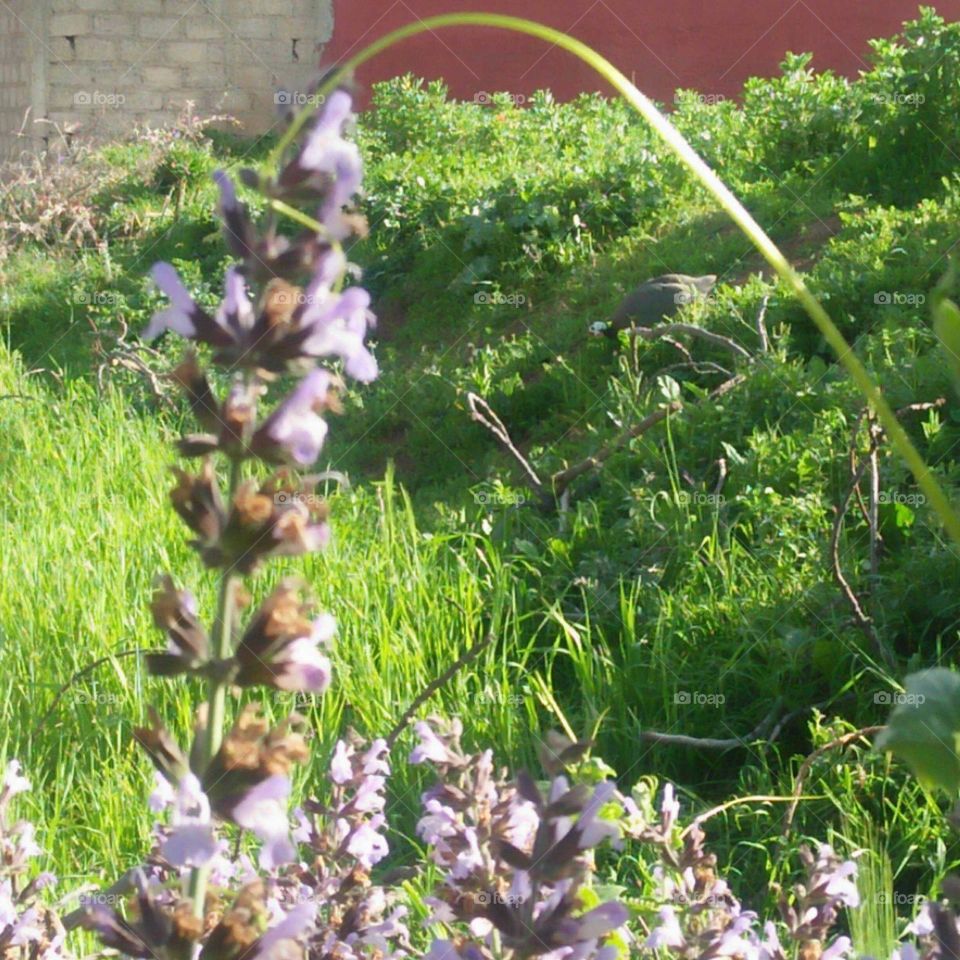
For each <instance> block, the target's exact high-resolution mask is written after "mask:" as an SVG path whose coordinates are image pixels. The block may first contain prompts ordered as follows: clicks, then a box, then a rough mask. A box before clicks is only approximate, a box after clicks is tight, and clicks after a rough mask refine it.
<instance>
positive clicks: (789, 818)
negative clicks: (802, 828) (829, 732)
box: [780, 726, 886, 837]
mask: <svg viewBox="0 0 960 960" xmlns="http://www.w3.org/2000/svg"><path fill="white" fill-rule="evenodd" d="M885 729H886V728H885V727H883V726H879V727H863V728H862V729H861V730H854V731H853V732H852V733H845V734H844V735H843V736H842V737H837V739H836V740H831V741H830V742H829V743H825V744H824V745H823V746H822V747H818V748H817V749H816V750H814V751H813V753H811V754H810V756H809V757H807V759H806V760H804V761H803V763H802V764H801V765H800V769H799V770H798V771H797V779H796V782H795V783H794V785H793V800H792V801H791V803H790V806H789V807H787V812H786V814H785V816H784V818H783V830H782V831H781V833H780V835H781V836H783V837H785V836H786V835H787V834H788V833H789V832H790V827H792V826H793V818H794V817H795V816H796V813H797V807H798V806H799V804H800V797H801V795H802V793H803V784H804V781H805V780H806V778H807V774H809V773H810V770H811V768H812V767H813V764H814V762H815V761H816V759H817V757H822V756H823V755H824V754H825V753H826V752H827V751H828V750H833V749H835V748H836V747H845V746H848V745H849V744H851V743H853V741H854V740H859V739H860V738H861V737H863V738H866V737H869V736H871V735H873V734H874V733H879V732H880V731H881V730H885Z"/></svg>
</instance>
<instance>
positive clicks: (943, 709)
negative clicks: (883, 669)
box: [877, 667, 960, 794]
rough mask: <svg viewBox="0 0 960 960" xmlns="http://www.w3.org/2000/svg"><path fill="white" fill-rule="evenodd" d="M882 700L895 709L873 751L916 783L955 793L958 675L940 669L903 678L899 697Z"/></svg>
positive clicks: (958, 785) (959, 772) (959, 779)
mask: <svg viewBox="0 0 960 960" xmlns="http://www.w3.org/2000/svg"><path fill="white" fill-rule="evenodd" d="M882 696H884V694H878V697H882ZM886 696H888V697H890V701H891V702H895V703H896V704H897V706H896V708H895V709H894V711H893V713H892V714H891V715H890V720H889V723H888V725H887V729H886V730H885V731H883V732H882V733H881V734H880V736H879V737H878V738H877V747H878V748H879V749H881V750H889V751H890V752H891V753H894V754H896V756H898V757H899V758H900V759H901V760H903V761H905V762H906V763H907V765H908V766H909V767H910V769H911V770H912V771H913V772H914V773H915V774H916V776H917V778H918V779H919V780H920V781H921V783H924V784H927V785H931V786H937V787H942V788H943V789H944V790H946V791H947V792H948V793H951V794H954V793H956V792H957V790H958V789H960V756H958V753H957V749H958V741H960V674H958V673H955V672H954V671H953V670H946V669H944V668H942V667H937V668H935V669H933V670H922V671H921V672H920V673H912V674H910V675H909V676H908V677H907V691H906V693H905V694H887V695H886ZM881 702H882V701H881Z"/></svg>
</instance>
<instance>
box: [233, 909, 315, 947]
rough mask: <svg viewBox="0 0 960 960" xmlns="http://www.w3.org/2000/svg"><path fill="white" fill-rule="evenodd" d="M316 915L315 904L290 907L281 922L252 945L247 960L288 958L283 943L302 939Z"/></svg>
mask: <svg viewBox="0 0 960 960" xmlns="http://www.w3.org/2000/svg"><path fill="white" fill-rule="evenodd" d="M316 915H317V905H316V903H300V904H297V906H295V907H292V908H291V909H290V912H289V913H288V914H287V915H286V916H285V917H284V918H283V919H282V920H280V921H279V922H278V923H275V924H274V925H273V926H272V927H270V929H269V930H267V932H266V933H265V934H264V935H263V936H262V937H260V939H259V940H258V941H257V942H256V944H254V947H253V952H252V953H250V955H249V957H248V960H270V958H272V957H274V956H278V957H284V956H289V952H288V951H284V950H283V949H282V946H281V945H282V944H283V943H284V941H287V940H297V939H298V938H300V937H302V936H303V934H304V933H305V932H306V931H307V930H308V929H309V927H310V926H311V925H312V924H313V922H314V919H315V917H316ZM278 947H279V949H277V948H278Z"/></svg>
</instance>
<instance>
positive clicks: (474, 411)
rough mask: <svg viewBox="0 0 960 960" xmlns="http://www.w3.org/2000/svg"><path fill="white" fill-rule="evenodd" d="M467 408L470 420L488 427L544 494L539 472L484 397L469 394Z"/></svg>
mask: <svg viewBox="0 0 960 960" xmlns="http://www.w3.org/2000/svg"><path fill="white" fill-rule="evenodd" d="M467 406H468V407H469V408H470V419H471V420H476V422H477V423H479V424H481V425H482V426H484V427H486V428H487V429H488V430H489V431H490V432H491V433H492V434H493V435H494V436H495V437H496V438H497V439H498V440H499V441H500V442H501V443H502V444H503V446H504V448H505V449H506V450H507V452H508V453H509V454H510V455H511V456H512V457H513V458H514V460H516V461H517V463H519V464H520V466H521V467H523V470H524V472H525V473H526V475H527V477H528V478H529V479H530V481H531V483H532V484H533V487H534V489H535V490H536V491H537V492H538V493H542V492H543V481H542V480H541V479H540V477H539V476H538V475H537V471H536V470H534V469H533V467H532V466H531V465H530V461H529V460H528V459H527V458H526V457H525V456H524V455H523V454H522V453H521V452H520V451H519V450H518V449H517V448H516V446H515V445H514V442H513V440H512V439H511V437H510V432H509V431H508V430H507V428H506V427H505V426H504V425H503V421H502V420H501V419H500V418H499V417H498V416H497V415H496V413H494V412H493V409H492V408H491V406H490V404H489V403H487V401H486V400H484V399H483V397H480V396H477V394H475V393H468V394H467Z"/></svg>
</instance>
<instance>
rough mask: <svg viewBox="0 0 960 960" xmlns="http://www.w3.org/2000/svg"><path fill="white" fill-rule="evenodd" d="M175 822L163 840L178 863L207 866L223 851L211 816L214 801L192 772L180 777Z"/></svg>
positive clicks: (163, 849) (167, 854)
mask: <svg viewBox="0 0 960 960" xmlns="http://www.w3.org/2000/svg"><path fill="white" fill-rule="evenodd" d="M173 824H174V827H173V830H172V831H171V832H170V834H169V836H168V837H167V838H166V839H165V840H164V841H163V842H162V843H161V844H160V852H161V853H162V854H163V856H164V857H165V858H166V859H167V860H169V861H170V863H172V864H173V865H174V866H175V867H202V866H205V865H206V864H208V863H210V861H211V860H213V858H214V857H215V856H216V855H217V853H218V852H219V850H220V846H219V844H218V843H217V839H216V837H215V836H214V833H213V822H212V820H211V819H210V801H209V800H207V797H206V795H205V794H204V792H203V791H202V790H201V789H200V781H199V780H198V779H197V778H196V776H194V775H193V774H192V773H188V774H187V775H186V776H185V777H184V778H183V779H182V780H181V781H180V787H179V789H178V791H177V796H176V801H175V805H174V815H173Z"/></svg>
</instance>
